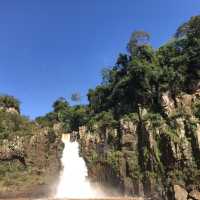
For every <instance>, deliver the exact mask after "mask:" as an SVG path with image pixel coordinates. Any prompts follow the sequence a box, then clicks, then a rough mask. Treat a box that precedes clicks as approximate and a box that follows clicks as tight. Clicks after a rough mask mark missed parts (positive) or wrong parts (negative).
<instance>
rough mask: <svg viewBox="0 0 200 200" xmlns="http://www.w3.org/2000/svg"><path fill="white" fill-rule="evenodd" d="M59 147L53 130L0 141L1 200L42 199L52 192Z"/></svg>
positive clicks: (57, 175)
mask: <svg viewBox="0 0 200 200" xmlns="http://www.w3.org/2000/svg"><path fill="white" fill-rule="evenodd" d="M61 152H62V145H61V140H60V134H59V132H58V131H57V130H55V129H49V128H39V127H36V128H35V129H34V130H33V131H32V133H31V134H30V135H27V134H26V135H23V136H22V135H21V136H19V135H15V136H12V137H10V138H8V139H3V140H0V176H1V178H0V197H1V198H5V197H28V196H30V197H41V196H44V195H45V196H46V195H50V194H51V193H52V192H54V190H53V188H55V187H54V184H56V181H57V179H58V178H59V171H60V167H61V165H60V155H61Z"/></svg>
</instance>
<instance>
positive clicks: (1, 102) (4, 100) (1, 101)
mask: <svg viewBox="0 0 200 200" xmlns="http://www.w3.org/2000/svg"><path fill="white" fill-rule="evenodd" d="M0 108H1V109H9V108H14V109H16V111H18V112H20V102H19V100H18V99H16V98H15V97H13V96H9V95H2V96H0Z"/></svg>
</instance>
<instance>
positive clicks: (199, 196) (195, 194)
mask: <svg viewBox="0 0 200 200" xmlns="http://www.w3.org/2000/svg"><path fill="white" fill-rule="evenodd" d="M189 197H190V198H191V199H195V200H200V192H199V191H197V190H193V191H191V192H190V193H189Z"/></svg>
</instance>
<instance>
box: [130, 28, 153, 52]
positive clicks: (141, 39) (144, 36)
mask: <svg viewBox="0 0 200 200" xmlns="http://www.w3.org/2000/svg"><path fill="white" fill-rule="evenodd" d="M149 40H150V34H149V33H147V32H145V31H135V32H133V33H132V35H131V38H130V40H129V43H128V46H127V49H128V52H129V53H130V54H131V55H134V52H135V49H136V48H137V47H140V46H146V45H148V44H149Z"/></svg>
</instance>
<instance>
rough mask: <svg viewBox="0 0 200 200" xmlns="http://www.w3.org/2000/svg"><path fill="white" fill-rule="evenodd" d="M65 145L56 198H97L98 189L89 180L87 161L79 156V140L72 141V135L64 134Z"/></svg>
mask: <svg viewBox="0 0 200 200" xmlns="http://www.w3.org/2000/svg"><path fill="white" fill-rule="evenodd" d="M62 141H63V143H64V145H65V147H64V150H63V155H62V160H61V162H62V165H63V171H62V173H61V176H60V182H59V184H58V188H57V193H56V198H65V197H67V198H95V197H97V195H99V194H97V193H99V192H97V190H96V189H94V188H93V187H92V185H91V184H90V182H89V181H88V180H87V176H88V171H87V167H86V164H85V161H84V160H83V158H82V157H80V156H79V144H78V142H76V141H75V142H70V135H69V134H65V135H63V136H62Z"/></svg>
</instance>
